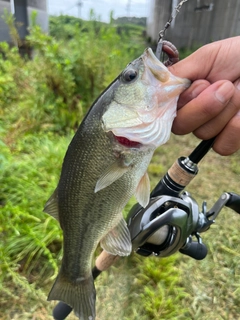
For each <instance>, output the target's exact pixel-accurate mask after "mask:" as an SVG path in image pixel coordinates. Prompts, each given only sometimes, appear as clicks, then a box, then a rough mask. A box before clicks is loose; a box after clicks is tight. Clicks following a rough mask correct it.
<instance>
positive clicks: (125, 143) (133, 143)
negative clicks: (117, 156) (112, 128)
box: [113, 134, 142, 148]
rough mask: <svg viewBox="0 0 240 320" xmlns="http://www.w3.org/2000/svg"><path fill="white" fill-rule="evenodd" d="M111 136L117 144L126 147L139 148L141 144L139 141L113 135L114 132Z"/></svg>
mask: <svg viewBox="0 0 240 320" xmlns="http://www.w3.org/2000/svg"><path fill="white" fill-rule="evenodd" d="M113 136H114V138H115V140H117V142H118V143H119V144H121V145H122V146H124V147H127V148H140V147H141V145H142V144H141V143H140V142H137V141H132V140H129V139H127V138H125V137H122V136H115V135H114V134H113Z"/></svg>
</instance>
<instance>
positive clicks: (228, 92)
mask: <svg viewBox="0 0 240 320" xmlns="http://www.w3.org/2000/svg"><path fill="white" fill-rule="evenodd" d="M232 87H233V85H232V83H231V82H224V83H223V84H222V85H221V86H220V87H218V89H217V91H216V92H215V97H216V98H217V99H218V100H219V101H220V102H222V103H225V102H227V101H228V100H229V99H230V98H231V96H232Z"/></svg>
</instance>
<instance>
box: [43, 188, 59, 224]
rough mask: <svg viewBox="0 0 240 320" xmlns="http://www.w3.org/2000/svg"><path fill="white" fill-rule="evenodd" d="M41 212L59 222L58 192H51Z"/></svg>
mask: <svg viewBox="0 0 240 320" xmlns="http://www.w3.org/2000/svg"><path fill="white" fill-rule="evenodd" d="M43 212H46V213H48V214H50V216H52V217H53V218H55V219H56V220H58V221H59V214H58V191H57V189H56V190H55V191H54V192H53V194H52V195H51V197H50V198H49V199H48V201H47V202H46V204H45V206H44V209H43Z"/></svg>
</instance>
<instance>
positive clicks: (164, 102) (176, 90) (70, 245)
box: [44, 48, 190, 320]
mask: <svg viewBox="0 0 240 320" xmlns="http://www.w3.org/2000/svg"><path fill="white" fill-rule="evenodd" d="M189 85H190V81H189V80H188V79H182V78H179V77H176V76H174V75H173V74H171V73H170V71H169V70H168V69H167V67H166V66H164V64H163V63H161V62H160V61H159V60H158V59H157V58H156V57H155V55H154V53H153V51H152V50H151V48H147V49H145V51H144V52H143V54H142V55H141V56H140V57H139V58H137V59H135V60H134V61H132V62H131V63H129V64H128V65H127V66H126V68H125V69H124V70H123V71H122V72H121V73H120V75H119V76H118V77H117V78H116V79H115V80H114V81H113V82H112V83H111V84H110V85H109V86H108V87H107V88H106V89H105V91H104V92H103V93H102V94H101V95H100V96H99V97H98V98H97V99H96V101H95V102H94V103H93V105H92V106H91V108H90V109H89V111H88V112H87V114H86V116H85V117H84V119H83V121H82V123H81V124H80V126H79V128H78V130H77V131H76V133H75V135H74V137H73V139H72V141H71V142H70V144H69V146H68V149H67V152H66V155H65V157H64V160H63V164H62V170H61V174H60V178H59V182H58V185H57V188H56V190H55V191H54V193H53V194H52V196H51V197H50V198H49V200H48V201H47V202H46V205H45V207H44V211H45V212H47V213H48V214H50V215H52V216H53V217H54V218H56V219H57V220H58V221H59V223H60V226H61V229H62V231H63V258H62V263H61V267H60V270H59V273H58V276H57V278H56V280H55V283H54V284H53V287H52V289H51V291H50V293H49V295H48V300H60V301H63V302H64V303H66V304H68V305H69V306H71V307H72V308H73V310H74V312H75V314H76V316H77V317H78V318H79V319H81V320H94V319H95V317H96V311H95V300H96V290H95V287H94V280H93V277H92V271H91V269H92V261H93V255H94V252H95V250H96V248H97V247H98V245H99V243H100V245H101V247H102V248H103V249H104V250H105V251H106V252H108V253H110V254H112V255H117V256H127V255H129V254H130V253H131V251H132V244H131V237H130V233H129V230H128V228H127V224H126V222H125V220H124V218H123V215H122V210H123V208H124V207H125V205H126V204H127V202H128V201H129V199H130V198H131V197H132V196H133V195H135V197H136V199H137V201H138V202H139V204H140V205H141V206H143V207H146V206H147V204H148V202H149V195H150V181H149V177H148V174H147V168H148V165H149V163H150V161H151V158H152V156H153V153H154V151H155V149H156V148H157V147H159V146H160V145H162V144H163V143H165V142H166V141H167V140H168V139H169V136H170V133H171V126H172V122H173V119H174V117H175V115H176V106H177V100H178V98H179V95H180V94H181V93H182V92H183V91H184V90H185V89H186V88H187V87H189Z"/></svg>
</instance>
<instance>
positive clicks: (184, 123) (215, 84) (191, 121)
mask: <svg viewBox="0 0 240 320" xmlns="http://www.w3.org/2000/svg"><path fill="white" fill-rule="evenodd" d="M239 49H240V37H235V38H229V39H225V40H222V41H217V42H214V43H211V44H208V45H206V46H203V47H201V48H200V49H199V50H197V51H196V52H194V53H193V54H191V55H190V56H189V57H187V58H186V59H184V60H181V61H180V62H178V63H176V64H174V65H173V66H171V67H169V70H170V71H171V72H172V73H173V74H175V75H177V76H181V77H186V78H188V79H190V80H192V81H193V83H192V85H191V86H190V88H188V89H187V90H186V91H185V92H184V93H183V94H182V95H181V97H180V99H179V103H178V112H177V117H176V118H175V120H174V123H173V128H172V131H173V133H175V134H187V133H190V132H193V133H194V134H195V135H196V136H197V137H198V138H200V139H203V140H206V139H210V138H212V137H214V136H216V135H217V138H216V140H215V142H214V146H213V149H214V150H215V151H216V152H217V153H219V154H221V155H230V154H232V153H234V152H235V151H237V150H238V149H240V111H239V110H240V58H239V53H238V52H239Z"/></svg>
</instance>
